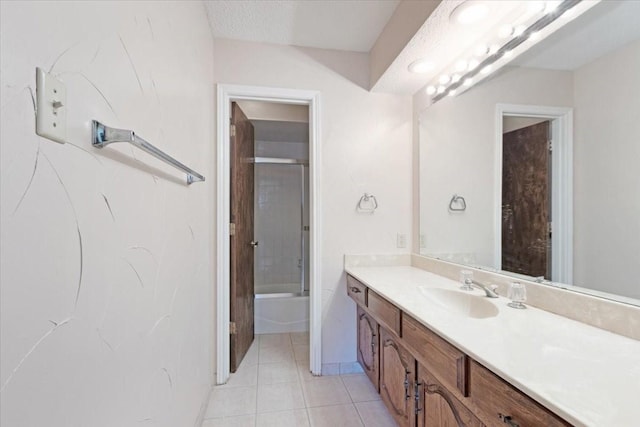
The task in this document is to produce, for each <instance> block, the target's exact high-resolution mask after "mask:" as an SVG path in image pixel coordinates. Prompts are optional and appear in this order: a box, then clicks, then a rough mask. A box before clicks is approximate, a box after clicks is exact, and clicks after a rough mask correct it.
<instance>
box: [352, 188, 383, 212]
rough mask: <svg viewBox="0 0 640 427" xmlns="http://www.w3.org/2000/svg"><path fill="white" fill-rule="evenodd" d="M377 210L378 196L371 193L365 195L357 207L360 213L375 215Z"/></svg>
mask: <svg viewBox="0 0 640 427" xmlns="http://www.w3.org/2000/svg"><path fill="white" fill-rule="evenodd" d="M376 209H378V200H376V196H374V195H373V194H369V193H364V195H363V196H362V197H360V200H359V201H358V206H357V207H356V210H357V211H358V212H365V213H373V212H375V210H376Z"/></svg>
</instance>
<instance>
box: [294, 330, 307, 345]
mask: <svg viewBox="0 0 640 427" xmlns="http://www.w3.org/2000/svg"><path fill="white" fill-rule="evenodd" d="M290 335H291V343H293V345H301V344H306V345H309V331H306V332H292V333H291V334H290Z"/></svg>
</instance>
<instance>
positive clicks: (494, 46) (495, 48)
mask: <svg viewBox="0 0 640 427" xmlns="http://www.w3.org/2000/svg"><path fill="white" fill-rule="evenodd" d="M499 50H500V46H499V45H497V44H492V45H491V46H490V47H489V54H490V55H493V54H495V53H496V52H497V51H499Z"/></svg>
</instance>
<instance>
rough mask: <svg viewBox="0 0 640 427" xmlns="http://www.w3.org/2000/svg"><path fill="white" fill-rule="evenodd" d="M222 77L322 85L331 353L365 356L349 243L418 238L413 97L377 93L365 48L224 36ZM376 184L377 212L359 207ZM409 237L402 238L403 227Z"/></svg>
mask: <svg viewBox="0 0 640 427" xmlns="http://www.w3.org/2000/svg"><path fill="white" fill-rule="evenodd" d="M215 52H216V62H215V77H216V81H217V82H218V83H229V84H245V85H256V86H270V87H286V88H296V89H307V90H318V91H320V92H321V103H322V111H321V114H322V128H321V133H322V135H321V138H322V140H321V141H320V143H321V147H322V148H321V150H322V164H321V165H320V173H321V180H322V183H321V186H322V187H321V188H322V194H320V195H319V198H320V202H321V203H322V214H321V218H320V221H321V223H322V232H323V235H322V241H321V245H322V261H321V262H322V264H321V266H320V268H321V277H322V283H321V286H322V295H323V296H322V298H323V299H322V306H323V314H322V322H323V339H322V344H323V351H322V362H323V363H335V362H351V361H355V360H356V352H355V346H356V340H355V326H356V321H355V305H354V304H353V302H352V301H351V300H350V299H349V298H348V297H347V294H346V284H345V274H344V271H343V255H344V254H345V253H404V252H408V251H409V248H410V247H411V246H410V245H411V239H410V237H409V236H410V231H411V134H412V133H411V126H412V124H411V98H410V97H400V96H394V95H386V94H373V93H370V92H368V91H366V90H365V89H363V87H367V85H368V81H369V74H368V66H369V64H368V57H367V55H366V54H359V53H350V52H338V51H330V50H320V49H305V48H299V47H291V46H278V45H269V44H260V43H249V42H238V41H230V40H216V41H215ZM365 191H367V192H369V193H372V194H374V195H375V196H376V197H377V199H378V202H379V204H380V208H379V209H378V210H377V211H376V213H375V214H374V215H362V214H357V213H356V212H355V206H356V203H357V202H358V200H359V199H360V197H361V196H362V194H363V193H364V192H365ZM397 232H402V233H406V234H407V235H408V237H409V242H408V243H409V245H408V247H407V248H406V249H398V248H396V233H397Z"/></svg>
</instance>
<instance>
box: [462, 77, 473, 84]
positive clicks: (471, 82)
mask: <svg viewBox="0 0 640 427" xmlns="http://www.w3.org/2000/svg"><path fill="white" fill-rule="evenodd" d="M463 84H464V85H465V86H471V85H472V84H473V79H472V78H471V77H469V78H468V79H465V81H464V83H463Z"/></svg>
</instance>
